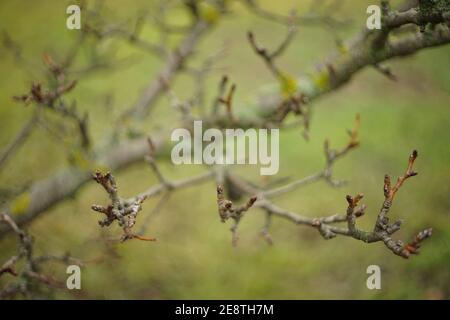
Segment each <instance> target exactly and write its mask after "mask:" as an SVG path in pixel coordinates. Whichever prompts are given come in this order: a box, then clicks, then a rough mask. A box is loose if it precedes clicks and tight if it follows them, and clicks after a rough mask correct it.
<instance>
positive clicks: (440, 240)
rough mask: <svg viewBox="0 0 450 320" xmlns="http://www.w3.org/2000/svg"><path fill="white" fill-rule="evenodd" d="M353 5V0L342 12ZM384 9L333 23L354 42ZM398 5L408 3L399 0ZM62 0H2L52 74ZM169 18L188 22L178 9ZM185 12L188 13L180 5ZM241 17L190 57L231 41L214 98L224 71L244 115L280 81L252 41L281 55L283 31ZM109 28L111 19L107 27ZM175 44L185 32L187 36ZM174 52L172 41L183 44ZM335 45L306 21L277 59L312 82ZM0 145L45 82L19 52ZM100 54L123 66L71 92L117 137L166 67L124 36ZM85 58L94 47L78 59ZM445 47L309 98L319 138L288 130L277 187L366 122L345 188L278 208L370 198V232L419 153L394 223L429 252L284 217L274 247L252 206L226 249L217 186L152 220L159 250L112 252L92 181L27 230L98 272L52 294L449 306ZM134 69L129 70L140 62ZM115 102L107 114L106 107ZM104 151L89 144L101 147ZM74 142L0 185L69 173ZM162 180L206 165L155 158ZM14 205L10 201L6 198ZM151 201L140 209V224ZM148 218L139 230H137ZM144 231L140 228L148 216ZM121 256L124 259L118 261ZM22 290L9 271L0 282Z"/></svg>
mask: <svg viewBox="0 0 450 320" xmlns="http://www.w3.org/2000/svg"><path fill="white" fill-rule="evenodd" d="M343 2H344V1H343ZM373 2H374V1H366V0H364V1H361V0H354V1H345V2H344V4H343V6H342V8H341V9H340V10H339V11H338V12H337V16H338V17H344V18H350V19H352V24H351V25H350V26H349V27H346V28H344V29H342V30H338V31H337V32H338V34H339V35H340V36H341V37H343V38H348V37H350V36H352V35H355V34H356V33H357V32H358V31H359V30H361V28H362V27H363V26H364V25H365V19H366V16H367V15H366V13H365V12H366V8H367V6H368V5H369V4H372V3H373ZM392 3H393V5H395V4H396V3H399V2H395V1H392ZM68 4H69V2H66V1H43V0H39V1H24V0H21V1H1V2H0V30H2V31H3V30H5V31H7V32H8V33H9V34H10V35H11V37H12V38H13V39H14V40H15V41H17V42H18V43H20V45H21V47H22V51H23V54H24V56H25V57H26V58H27V59H29V60H31V61H33V62H34V63H36V65H38V66H41V65H42V55H43V53H44V52H47V53H49V54H50V55H52V56H54V57H58V55H61V52H65V51H66V50H68V49H69V48H70V46H71V44H72V43H73V41H74V40H75V38H76V35H75V34H76V32H78V31H75V30H73V31H71V30H67V29H66V28H65V19H66V17H67V15H66V14H65V8H66V7H67V5H68ZM310 4H311V1H269V0H266V1H261V5H262V6H263V7H264V8H266V9H268V10H271V11H273V12H279V13H287V12H289V10H290V9H292V8H295V9H297V11H298V13H299V14H301V13H302V12H306V10H307V9H308V8H309V6H310ZM106 7H107V8H108V10H106V9H105V14H106V15H107V16H108V17H109V18H110V19H117V21H125V20H126V19H127V18H129V17H133V16H136V14H137V13H140V12H142V9H143V8H146V9H147V10H148V11H149V12H150V13H151V10H153V9H154V8H155V3H153V2H152V1H127V2H125V1H118V0H116V1H107V2H106ZM174 7H175V8H174V10H173V13H172V15H171V16H170V20H171V21H172V22H175V23H177V22H179V23H181V22H180V21H185V20H186V13H185V12H184V11H183V10H182V9H177V2H176V1H174ZM178 7H179V6H178ZM232 11H233V13H232V14H230V15H227V16H225V17H223V18H221V19H220V21H219V23H218V24H217V26H215V27H214V30H212V31H211V32H210V33H209V34H207V35H206V37H205V38H204V39H203V41H202V42H201V45H200V46H199V47H198V49H197V50H196V52H197V54H196V56H195V58H194V59H193V60H192V61H191V63H192V64H193V65H198V64H199V63H200V62H201V61H202V58H205V57H206V56H208V55H210V54H211V53H213V52H215V51H217V50H219V49H220V48H221V47H222V46H223V43H224V42H225V43H226V46H227V54H226V56H224V57H223V58H222V59H221V60H220V61H219V62H218V64H217V68H218V70H217V71H214V72H212V73H211V74H210V75H209V77H208V79H207V98H208V101H210V100H211V99H213V98H214V96H215V94H216V92H217V91H216V88H217V84H218V82H219V81H220V78H221V76H222V74H224V73H225V74H227V75H229V77H230V78H231V79H232V81H233V82H235V83H236V84H237V92H236V96H235V101H237V104H238V105H239V107H241V108H245V107H246V104H247V103H251V101H252V100H253V99H254V97H255V96H256V95H257V94H258V92H259V91H260V88H261V86H264V85H265V84H267V83H273V82H276V81H275V80H274V79H273V77H272V75H271V74H270V72H269V71H268V69H267V68H266V67H265V66H264V65H263V63H262V61H261V60H260V59H259V58H258V57H256V56H255V55H254V53H253V52H252V50H251V49H250V47H249V45H248V43H247V39H246V32H247V30H250V29H251V30H253V31H254V32H255V34H256V36H257V39H258V41H259V42H260V43H262V44H264V45H266V46H267V47H269V48H273V47H275V46H276V45H277V44H278V43H279V42H280V41H281V39H283V37H284V35H285V32H286V28H285V27H283V26H280V25H278V24H275V23H273V22H270V21H266V20H263V19H261V18H259V17H256V16H255V15H252V14H251V13H249V12H248V11H247V10H246V9H245V8H244V7H243V6H242V5H241V4H239V3H234V4H233V5H232ZM112 21H113V20H112ZM143 37H144V38H146V39H149V40H157V39H158V38H157V34H156V32H155V30H153V29H151V28H146V29H144V31H143ZM178 38H179V37H178ZM178 38H177V37H173V38H171V39H170V41H173V43H174V44H175V43H176V42H177V40H178ZM334 49H335V44H334V41H333V36H332V35H331V33H330V31H329V30H327V29H324V28H320V27H307V26H304V27H303V26H301V27H300V28H299V32H298V34H297V36H296V38H295V40H294V41H293V43H292V45H291V46H290V47H289V49H288V50H287V51H286V53H285V54H284V55H283V56H282V57H281V58H280V59H279V61H278V62H279V65H280V67H281V68H282V69H283V70H285V71H286V72H288V73H290V74H293V75H296V74H300V73H302V72H307V71H308V70H309V69H310V68H311V67H314V63H316V62H317V61H320V60H321V59H323V58H325V57H326V56H327V55H328V53H329V52H330V51H332V50H334ZM0 50H1V51H0V88H1V90H0V130H1V131H0V132H1V134H0V150H1V149H2V148H3V146H6V145H7V143H8V142H9V141H10V140H11V139H12V138H13V137H14V136H15V134H16V133H17V132H18V131H19V130H20V128H21V126H22V125H23V123H25V121H27V119H29V117H30V116H31V112H32V108H33V106H32V105H30V106H28V107H24V106H23V105H21V104H18V103H15V102H14V101H13V100H12V96H13V95H17V94H22V93H25V92H27V91H28V89H29V86H30V84H31V83H32V81H38V80H40V79H42V75H41V74H40V73H38V72H35V71H34V69H33V68H31V67H30V68H28V67H27V68H22V67H20V66H19V65H17V63H15V61H14V58H13V57H12V55H11V53H10V52H7V51H5V50H4V49H3V48H2V49H0ZM100 51H102V52H103V53H104V54H105V55H108V54H109V53H111V52H113V51H114V52H115V56H116V57H117V59H119V60H121V61H123V63H122V64H121V65H118V66H117V68H115V70H112V71H108V70H105V71H101V72H98V73H94V74H91V75H89V76H88V77H86V78H83V79H82V80H80V82H79V83H78V85H77V87H76V88H75V89H74V90H73V91H72V92H71V93H70V94H69V97H71V98H76V100H77V104H78V106H79V108H80V109H81V110H88V111H89V113H90V118H91V123H92V130H93V135H94V137H97V138H98V137H101V136H102V134H104V133H105V132H107V130H108V128H110V122H109V121H110V120H111V119H112V118H113V115H117V114H118V113H119V112H120V111H121V110H123V108H124V107H125V106H127V105H129V104H130V103H133V102H134V101H135V99H136V97H137V96H138V94H139V93H140V92H141V90H142V88H143V87H144V86H145V85H146V84H147V83H148V82H149V81H150V80H151V79H152V78H153V77H155V75H156V74H157V72H158V70H160V68H161V61H160V60H159V59H158V58H155V57H154V56H151V55H149V54H147V53H144V52H142V51H140V50H137V49H135V48H133V47H131V46H129V45H128V44H125V43H124V42H120V41H108V42H106V43H104V44H102V46H101V48H100ZM83 55H84V56H88V55H89V48H86V49H85V52H83V53H82V55H81V61H79V63H80V65H82V59H83ZM449 56H450V47H449V46H448V45H447V46H444V47H440V48H435V49H430V50H425V51H422V52H420V53H418V54H416V55H414V56H411V57H407V58H403V59H397V60H394V61H389V62H388V63H387V65H389V66H390V67H391V68H392V70H393V72H394V73H395V74H396V75H397V77H398V81H397V82H391V81H389V80H388V79H387V78H385V77H383V76H382V75H380V74H379V73H377V72H376V71H375V70H373V69H371V68H367V69H365V70H363V71H362V72H361V73H359V74H357V76H356V77H355V78H353V80H352V81H351V82H350V83H349V84H348V85H346V86H345V87H343V88H341V89H339V90H338V91H335V92H333V93H331V94H328V95H326V97H323V98H321V99H318V100H316V101H314V102H313V112H314V114H313V118H312V124H311V138H310V140H309V141H305V140H304V139H303V138H302V136H301V130H300V129H293V130H288V131H284V132H283V133H282V135H281V140H280V172H279V176H282V177H283V176H291V177H293V178H295V177H301V176H304V175H307V174H310V173H313V172H315V171H317V170H319V169H321V168H322V166H323V161H324V158H323V152H322V143H323V141H324V139H326V138H330V140H331V145H332V146H334V147H340V146H343V145H344V143H345V142H346V141H347V135H346V132H345V130H346V129H347V128H351V127H352V125H353V119H354V117H355V114H356V113H360V115H361V119H362V126H361V146H360V148H358V149H357V150H356V151H354V152H352V153H351V154H349V155H348V157H346V158H345V159H343V160H342V161H339V162H338V163H337V165H336V170H335V174H336V178H342V179H348V180H349V181H350V183H349V184H347V185H345V186H343V187H341V188H335V189H333V188H331V187H329V186H328V185H327V184H325V183H323V182H319V183H317V184H314V185H311V186H307V187H305V188H303V189H300V190H298V191H296V192H294V193H290V194H287V195H284V196H283V197H281V198H279V199H277V200H276V203H277V204H279V205H280V206H283V207H285V208H288V209H292V210H293V211H296V212H299V213H301V214H304V215H308V216H322V215H329V214H333V213H337V212H338V213H344V211H345V209H346V201H345V195H346V194H355V193H357V192H362V193H364V194H365V199H364V203H365V204H367V206H368V210H367V213H366V215H365V216H364V217H363V218H361V219H360V220H359V221H358V223H359V226H360V227H362V228H372V227H373V223H374V221H375V219H376V215H377V213H378V209H379V207H380V206H381V203H382V201H383V192H382V184H383V177H384V174H386V173H389V174H391V175H392V176H397V175H399V174H401V173H402V172H403V170H404V168H405V165H406V159H407V157H408V155H409V153H410V151H411V150H412V149H418V150H419V158H418V160H417V163H416V169H417V171H419V173H420V174H419V175H418V176H417V177H415V178H414V179H411V180H409V181H408V182H407V183H406V184H405V186H404V187H403V188H402V189H401V190H400V192H399V195H398V197H397V198H396V201H395V204H394V205H393V207H392V210H391V212H390V215H391V217H392V218H393V219H395V218H400V219H404V221H405V223H404V225H403V227H402V229H401V230H400V231H399V232H398V233H397V234H396V238H398V237H401V238H402V240H404V241H408V240H409V239H410V238H411V237H412V235H413V234H415V233H416V232H418V231H419V230H421V229H423V228H425V227H433V229H434V234H433V237H432V238H431V239H429V240H427V241H426V242H425V244H424V245H423V248H422V252H421V254H420V255H419V256H417V257H416V256H414V257H412V258H411V259H409V260H404V259H402V258H399V257H397V256H394V255H393V254H392V253H391V252H389V251H388V250H387V249H386V248H385V246H384V245H383V244H382V243H375V244H370V245H367V244H364V243H362V242H359V241H355V240H353V239H347V238H344V237H337V238H335V239H333V240H330V241H325V240H323V239H322V237H321V236H320V235H319V234H318V233H317V231H316V230H312V229H311V228H307V227H302V226H296V225H293V224H292V223H289V222H287V221H284V220H281V219H274V221H273V226H272V229H271V234H272V237H273V238H274V242H275V245H274V246H272V247H270V246H268V245H267V244H266V243H265V242H264V241H263V240H262V239H261V238H260V237H259V235H258V234H259V231H260V228H261V227H262V226H263V223H264V214H263V212H262V211H259V210H251V211H250V212H249V214H248V215H247V216H246V217H245V218H244V219H243V220H242V222H241V224H240V242H239V244H238V246H237V247H236V248H233V247H232V246H231V241H230V240H231V239H230V238H231V235H230V232H229V230H228V228H229V225H224V224H222V223H220V221H219V218H218V215H217V208H216V194H215V185H214V183H213V182H209V183H206V184H203V185H201V186H197V187H192V188H189V189H184V190H181V191H178V192H176V193H174V194H173V195H172V196H171V198H170V200H169V201H168V202H167V203H166V204H165V205H164V206H163V208H162V210H161V211H160V212H158V213H157V214H156V215H155V216H154V217H153V219H152V222H151V224H150V226H149V228H148V230H147V234H148V235H151V236H154V237H156V238H157V239H158V241H157V242H155V243H148V242H141V241H128V242H126V243H123V244H112V245H108V244H107V243H105V240H104V239H105V238H106V237H108V236H115V235H118V234H120V230H119V229H118V228H116V227H112V228H108V229H105V230H102V229H101V228H100V227H99V226H98V224H97V220H98V219H99V218H100V216H99V214H97V213H94V212H93V211H92V210H91V209H90V205H91V204H93V203H99V204H101V203H106V201H107V198H106V195H105V193H104V191H103V190H102V189H101V188H100V187H99V186H98V185H96V184H95V183H90V184H88V185H87V186H85V187H84V188H82V189H81V190H80V191H79V192H78V193H77V195H76V197H74V198H73V199H68V200H67V201H65V202H63V203H59V204H58V205H57V206H55V207H54V208H53V209H51V210H49V211H48V212H47V213H46V214H45V215H43V216H41V217H40V218H39V219H37V220H36V221H34V222H33V223H32V224H30V225H28V226H27V230H28V231H29V232H30V233H31V234H32V235H33V236H34V237H35V239H36V240H35V245H36V251H37V253H54V254H63V253H64V252H67V251H69V252H70V253H71V255H73V256H75V257H77V258H80V259H84V260H90V259H95V258H97V257H103V258H104V259H103V260H102V261H101V262H97V263H87V264H86V265H85V266H84V267H83V268H82V290H81V291H77V292H72V291H69V290H63V289H61V290H57V291H56V294H55V297H56V298H76V299H77V298H100V299H104V298H115V299H126V298H142V299H167V298H168V299H231V298H237V299H240V298H247V299H248V298H263V299H265V298H271V299H310V298H312V299H336V298H351V299H366V298H369V299H373V298H374V299H382V298H388V299H390V298H402V299H403V298H406V299H417V298H420V299H422V298H424V299H448V298H450V272H449V263H450V216H449V211H450V183H449V181H450V167H449V160H450V146H449V140H450V131H449V124H450V112H449V106H450V73H449V70H450V60H449ZM130 62H131V63H130ZM173 89H174V91H175V92H176V93H177V95H179V96H180V97H181V98H187V97H190V96H191V94H192V90H193V84H192V79H191V78H190V77H189V76H186V75H185V74H182V75H180V76H179V77H178V78H177V80H176V82H175V84H174V87H173ZM107 100H109V101H112V103H111V105H110V106H109V107H105V105H106V103H105V101H107ZM169 107H170V106H169V103H168V100H167V99H166V98H165V97H163V98H161V99H160V100H159V102H158V107H157V109H156V111H155V113H154V114H153V115H152V117H151V119H150V120H149V123H148V126H149V128H151V127H154V123H155V120H156V122H157V123H159V125H160V126H164V123H167V126H170V125H171V123H170V122H169V121H170V120H169V119H170V118H169V116H170V113H171V112H169V111H168V110H170V108H169ZM94 140H95V139H94ZM70 148H71V145H70V142H67V141H65V142H61V141H60V140H58V139H56V138H55V137H53V136H51V135H49V134H48V132H47V131H46V130H44V129H42V128H37V130H35V131H34V133H33V135H32V137H31V138H30V139H29V140H28V141H27V142H26V144H25V145H24V146H23V147H22V148H21V149H20V151H19V152H18V153H17V154H16V155H15V157H14V158H13V159H10V161H8V162H7V163H6V165H5V166H4V167H2V168H0V188H1V190H2V192H3V193H6V191H7V190H16V189H20V188H21V186H23V185H24V184H27V183H29V182H31V181H34V180H36V179H40V178H44V177H46V176H48V175H49V174H51V173H52V172H54V171H55V170H56V169H58V168H62V167H64V166H66V165H67V153H68V151H70ZM161 168H162V170H163V172H164V173H165V174H166V175H167V176H168V177H172V178H180V177H187V176H190V175H192V174H194V173H197V172H202V171H203V170H204V168H202V167H200V166H173V165H171V163H170V161H165V162H162V163H161ZM236 171H237V172H241V173H242V174H243V175H244V176H247V177H253V178H254V181H255V182H256V183H259V182H260V179H261V178H260V177H259V175H258V170H257V169H256V168H252V167H248V168H237V169H236ZM114 174H115V176H116V178H117V183H118V186H119V190H120V191H121V194H122V195H123V196H132V195H134V194H136V193H137V192H139V191H142V190H144V189H146V188H147V187H149V186H150V185H152V184H155V183H157V180H156V179H155V177H154V175H153V173H152V172H151V170H150V169H149V168H148V167H147V165H145V164H143V163H142V164H136V165H134V166H132V167H130V168H128V169H127V170H125V171H123V172H114ZM2 201H6V200H2ZM156 201H157V199H152V200H151V201H148V202H146V203H145V204H144V210H143V211H142V212H141V213H140V218H141V219H142V218H143V217H144V216H145V215H147V214H149V213H150V211H151V210H152V207H153V206H154V205H155V203H156ZM141 221H142V220H141ZM137 228H139V220H138V225H137ZM15 250H16V239H15V237H14V236H13V235H12V234H11V235H9V236H7V237H6V238H5V239H3V240H1V242H0V262H2V261H5V260H6V259H7V258H8V257H10V256H11V255H12V254H13V253H14V252H15ZM110 252H115V253H116V254H111V253H110ZM371 264H376V265H379V266H380V267H381V270H382V289H381V290H368V289H367V287H366V279H367V277H368V275H367V274H366V268H367V266H369V265H371ZM45 271H46V272H47V273H49V274H54V275H55V276H56V277H58V278H60V279H65V278H66V274H65V267H64V266H62V265H58V264H54V265H53V264H50V265H48V269H46V270H45ZM9 281H13V278H11V277H10V276H9V275H6V276H4V277H2V278H1V280H0V285H1V286H3V285H4V284H6V283H8V282H9Z"/></svg>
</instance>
